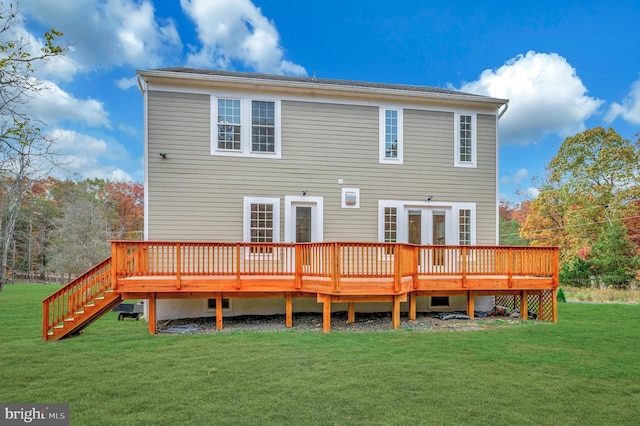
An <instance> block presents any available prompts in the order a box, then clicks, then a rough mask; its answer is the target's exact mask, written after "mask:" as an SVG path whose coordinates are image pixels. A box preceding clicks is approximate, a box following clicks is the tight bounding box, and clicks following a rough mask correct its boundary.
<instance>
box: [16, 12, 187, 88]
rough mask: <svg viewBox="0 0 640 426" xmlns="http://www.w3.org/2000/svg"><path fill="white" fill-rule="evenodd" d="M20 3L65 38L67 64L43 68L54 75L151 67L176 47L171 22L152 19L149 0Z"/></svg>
mask: <svg viewBox="0 0 640 426" xmlns="http://www.w3.org/2000/svg"><path fill="white" fill-rule="evenodd" d="M20 6H21V9H22V10H24V11H26V13H27V15H28V17H30V18H33V19H35V20H36V21H38V22H40V23H41V24H43V25H44V26H47V27H50V26H51V27H54V28H56V29H57V30H59V31H62V32H63V33H64V42H67V43H69V44H71V49H70V51H69V53H68V55H67V66H66V67H64V69H59V70H58V69H56V68H54V67H52V69H49V70H48V72H49V73H48V76H49V77H50V78H51V79H54V80H69V79H71V78H72V77H73V74H74V73H75V72H86V71H89V70H93V69H100V68H109V67H111V66H120V65H128V66H132V67H140V68H148V67H157V66H160V65H162V64H163V62H164V59H163V58H165V57H167V56H169V57H170V56H171V54H175V53H176V52H177V54H180V52H181V49H182V44H181V42H180V36H179V35H178V31H177V30H176V26H175V23H174V22H173V21H172V20H165V21H164V22H158V20H156V17H155V11H154V8H153V5H152V3H151V2H150V1H149V0H142V1H136V0H83V1H51V0H21V2H20ZM32 39H33V37H32ZM54 71H55V73H54Z"/></svg>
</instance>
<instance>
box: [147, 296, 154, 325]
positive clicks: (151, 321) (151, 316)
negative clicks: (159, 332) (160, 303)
mask: <svg viewBox="0 0 640 426" xmlns="http://www.w3.org/2000/svg"><path fill="white" fill-rule="evenodd" d="M147 300H148V302H149V318H148V322H149V334H156V294H155V293H149V299H147Z"/></svg>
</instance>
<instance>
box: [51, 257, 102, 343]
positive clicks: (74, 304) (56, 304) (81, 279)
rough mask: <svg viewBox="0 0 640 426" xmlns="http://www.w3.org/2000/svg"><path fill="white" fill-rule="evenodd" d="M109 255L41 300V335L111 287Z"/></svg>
mask: <svg viewBox="0 0 640 426" xmlns="http://www.w3.org/2000/svg"><path fill="white" fill-rule="evenodd" d="M112 285H113V284H112V282H111V256H109V257H108V258H106V259H105V260H103V261H102V262H100V263H99V264H97V265H96V266H94V267H93V268H91V269H89V270H88V271H87V272H85V273H83V274H81V275H79V276H78V277H76V278H75V279H73V280H71V281H70V282H69V283H68V284H66V285H65V286H64V287H62V288H60V289H59V290H58V291H56V292H55V293H53V294H51V295H49V296H48V297H47V298H45V299H44V300H43V301H42V335H43V338H45V339H46V336H47V334H48V333H49V332H51V331H53V329H54V328H55V327H56V326H58V325H60V324H62V323H63V322H64V320H65V319H67V318H71V317H72V316H73V314H74V313H75V312H78V311H79V310H81V309H82V308H83V307H84V306H86V305H87V304H90V303H92V302H94V301H95V300H96V299H97V298H98V297H101V296H103V295H104V294H105V292H106V291H107V290H109V289H111V288H112Z"/></svg>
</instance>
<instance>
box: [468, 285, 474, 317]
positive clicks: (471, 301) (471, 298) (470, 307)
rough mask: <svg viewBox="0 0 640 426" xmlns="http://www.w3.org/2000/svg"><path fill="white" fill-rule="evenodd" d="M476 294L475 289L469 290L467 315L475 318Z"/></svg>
mask: <svg viewBox="0 0 640 426" xmlns="http://www.w3.org/2000/svg"><path fill="white" fill-rule="evenodd" d="M475 298H476V295H475V293H474V292H473V291H471V290H469V291H467V316H468V317H469V318H470V319H473V317H474V316H475V309H476V308H475V304H476V300H475Z"/></svg>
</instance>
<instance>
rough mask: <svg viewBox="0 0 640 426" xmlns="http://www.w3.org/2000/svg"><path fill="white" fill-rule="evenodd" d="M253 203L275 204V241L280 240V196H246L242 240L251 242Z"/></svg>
mask: <svg viewBox="0 0 640 426" xmlns="http://www.w3.org/2000/svg"><path fill="white" fill-rule="evenodd" d="M251 204H272V205H273V241H272V242H274V243H278V242H280V198H271V197H244V212H243V226H242V228H243V230H242V240H243V241H244V242H245V243H250V242H251Z"/></svg>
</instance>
